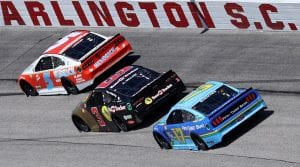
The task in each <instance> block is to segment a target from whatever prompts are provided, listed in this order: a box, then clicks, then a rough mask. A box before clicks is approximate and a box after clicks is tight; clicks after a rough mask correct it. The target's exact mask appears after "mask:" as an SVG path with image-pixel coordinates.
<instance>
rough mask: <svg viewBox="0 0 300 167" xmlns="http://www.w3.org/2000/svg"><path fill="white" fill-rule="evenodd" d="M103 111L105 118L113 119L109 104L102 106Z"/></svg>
mask: <svg viewBox="0 0 300 167" xmlns="http://www.w3.org/2000/svg"><path fill="white" fill-rule="evenodd" d="M101 113H102V115H103V116H104V118H105V119H106V120H108V121H110V122H111V121H112V119H111V115H110V112H109V109H108V107H107V106H102V107H101Z"/></svg>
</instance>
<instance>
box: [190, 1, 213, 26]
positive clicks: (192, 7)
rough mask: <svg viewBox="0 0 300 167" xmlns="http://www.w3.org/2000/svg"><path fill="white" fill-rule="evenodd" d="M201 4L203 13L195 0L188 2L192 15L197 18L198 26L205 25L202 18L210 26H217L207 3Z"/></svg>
mask: <svg viewBox="0 0 300 167" xmlns="http://www.w3.org/2000/svg"><path fill="white" fill-rule="evenodd" d="M199 5H200V7H201V10H202V11H203V13H201V11H200V10H199V9H198V8H197V6H196V4H195V3H194V2H188V6H189V8H190V11H191V13H192V16H193V18H194V20H195V23H196V25H197V27H199V28H202V27H203V26H202V22H201V19H202V20H203V22H204V23H205V24H206V26H207V27H208V28H215V24H214V22H213V20H212V18H211V16H210V14H209V12H208V10H207V7H206V5H205V3H204V2H200V3H199Z"/></svg>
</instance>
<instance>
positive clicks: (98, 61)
mask: <svg viewBox="0 0 300 167" xmlns="http://www.w3.org/2000/svg"><path fill="white" fill-rule="evenodd" d="M116 50H117V48H111V49H110V50H108V51H107V52H106V53H105V54H104V55H103V56H102V57H101V58H100V59H99V60H97V61H96V63H95V64H94V67H95V68H98V67H99V66H100V65H101V64H102V63H103V62H104V61H106V60H107V59H108V58H109V57H110V56H111V55H112V54H113V53H114V52H115V51H116Z"/></svg>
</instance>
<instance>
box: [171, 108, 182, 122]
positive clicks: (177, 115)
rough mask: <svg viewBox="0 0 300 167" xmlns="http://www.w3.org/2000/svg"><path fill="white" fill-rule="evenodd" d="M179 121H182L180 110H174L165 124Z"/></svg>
mask: <svg viewBox="0 0 300 167" xmlns="http://www.w3.org/2000/svg"><path fill="white" fill-rule="evenodd" d="M179 123H183V118H182V110H175V111H173V112H172V113H171V114H170V115H169V118H168V119H167V124H179Z"/></svg>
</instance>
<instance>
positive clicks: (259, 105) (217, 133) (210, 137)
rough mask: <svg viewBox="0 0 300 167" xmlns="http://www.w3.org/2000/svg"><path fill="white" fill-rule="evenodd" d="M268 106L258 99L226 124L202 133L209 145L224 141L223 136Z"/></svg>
mask: <svg viewBox="0 0 300 167" xmlns="http://www.w3.org/2000/svg"><path fill="white" fill-rule="evenodd" d="M265 108H267V105H266V104H265V102H264V101H263V100H262V99H258V100H257V101H255V102H254V103H253V104H251V105H249V106H248V107H247V108H245V109H243V110H242V111H241V112H240V113H239V114H237V115H236V116H234V117H232V118H231V119H230V120H228V121H227V122H226V123H225V124H224V125H222V126H220V127H218V128H216V129H215V130H214V131H213V132H210V133H207V134H203V135H200V136H201V138H202V139H203V140H204V142H205V143H206V144H207V146H208V147H212V146H214V145H216V144H218V143H220V142H221V141H222V138H223V137H224V136H225V135H226V134H227V133H229V132H230V131H232V130H233V129H234V128H236V127H237V126H239V125H240V124H241V123H243V122H244V121H246V120H247V119H249V118H250V117H251V116H253V115H254V114H255V113H257V112H258V111H260V110H263V109H265Z"/></svg>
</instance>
